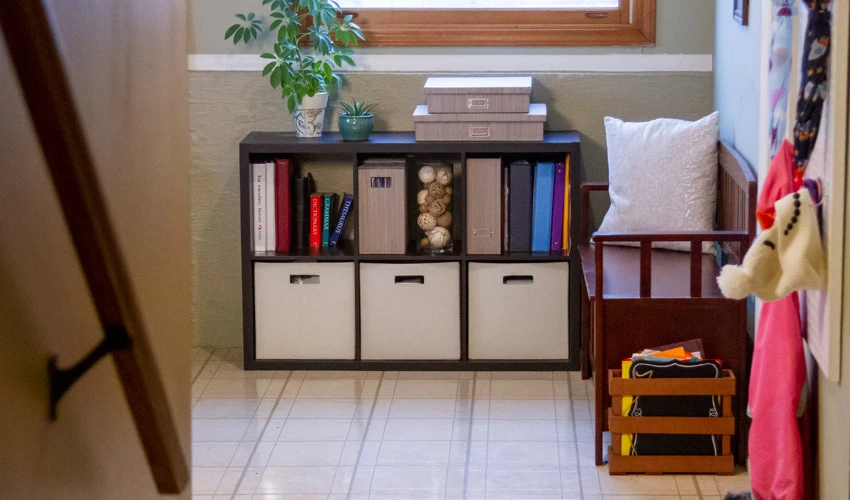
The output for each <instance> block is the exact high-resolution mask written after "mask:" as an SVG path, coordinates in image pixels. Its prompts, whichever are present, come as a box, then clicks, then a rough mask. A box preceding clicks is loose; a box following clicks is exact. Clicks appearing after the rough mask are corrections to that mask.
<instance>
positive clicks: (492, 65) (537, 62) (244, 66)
mask: <svg viewBox="0 0 850 500" xmlns="http://www.w3.org/2000/svg"><path fill="white" fill-rule="evenodd" d="M356 61H357V66H356V67H354V68H350V69H349V68H346V72H347V73H364V72H375V73H386V72H399V73H413V72H416V73H421V72H448V73H451V72H464V73H467V72H474V73H487V72H498V73H506V72H517V71H523V72H578V73H587V72H598V73H666V72H671V73H692V72H711V71H712V70H713V63H714V61H713V55H712V54H596V55H584V54H582V55H577V54H571V55H553V54H546V55H523V54H511V55H464V54H451V55H439V54H422V55H416V56H413V57H411V56H409V55H403V54H360V55H358V56H357V57H356ZM267 63H268V61H267V60H264V59H260V57H258V56H257V55H255V54H189V71H260V70H262V69H263V67H264V66H265V65H266V64H267Z"/></svg>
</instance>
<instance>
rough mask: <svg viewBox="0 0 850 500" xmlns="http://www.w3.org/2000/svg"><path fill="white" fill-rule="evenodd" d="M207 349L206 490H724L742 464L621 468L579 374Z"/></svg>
mask: <svg viewBox="0 0 850 500" xmlns="http://www.w3.org/2000/svg"><path fill="white" fill-rule="evenodd" d="M241 366H242V351H241V349H216V350H211V349H202V348H195V349H194V352H193V360H192V376H193V380H194V382H193V385H192V398H193V399H192V466H193V467H192V469H193V474H192V489H193V494H194V496H193V498H194V499H198V500H200V499H219V498H227V499H331V500H343V499H350V500H361V499H363V500H365V499H367V498H368V499H393V500H400V499H404V500H408V499H418V498H423V499H424V498H428V499H432V498H441V499H442V498H445V499H464V498H465V499H485V498H486V499H501V498H505V499H507V498H567V499H587V500H591V499H592V500H598V499H609V498H615V499H634V500H637V499H650V498H652V499H655V498H660V499H675V498H681V499H702V500H715V499H720V498H722V496H723V495H724V494H725V493H726V492H727V491H746V490H749V481H748V477H747V474H746V471H744V470H742V471H740V473H739V474H738V475H736V476H732V477H722V476H717V477H715V476H691V475H680V476H654V477H653V476H641V475H631V476H614V477H612V476H609V475H608V471H607V468H606V467H596V466H594V464H593V430H592V424H591V418H592V417H593V406H592V404H593V401H592V398H593V386H592V381H590V380H589V381H583V380H581V379H580V377H579V374H578V373H577V372H521V373H517V372H474V373H473V372H338V371H337V372H318V371H293V372H290V371H262V372H246V371H243V370H242V368H241Z"/></svg>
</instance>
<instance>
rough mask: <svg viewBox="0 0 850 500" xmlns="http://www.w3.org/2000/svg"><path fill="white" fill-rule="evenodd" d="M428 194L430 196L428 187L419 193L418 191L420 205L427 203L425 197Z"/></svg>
mask: <svg viewBox="0 0 850 500" xmlns="http://www.w3.org/2000/svg"><path fill="white" fill-rule="evenodd" d="M426 196H428V190H427V189H423V190H422V191H419V192H418V193H416V203H419V204H420V205H421V204H423V203H425V197H426Z"/></svg>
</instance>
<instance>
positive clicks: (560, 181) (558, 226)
mask: <svg viewBox="0 0 850 500" xmlns="http://www.w3.org/2000/svg"><path fill="white" fill-rule="evenodd" d="M565 176H566V165H565V164H563V163H557V164H555V187H554V189H553V191H552V233H551V234H552V238H551V245H550V246H549V250H551V251H553V252H557V251H560V250H561V236H562V231H563V230H564V179H565Z"/></svg>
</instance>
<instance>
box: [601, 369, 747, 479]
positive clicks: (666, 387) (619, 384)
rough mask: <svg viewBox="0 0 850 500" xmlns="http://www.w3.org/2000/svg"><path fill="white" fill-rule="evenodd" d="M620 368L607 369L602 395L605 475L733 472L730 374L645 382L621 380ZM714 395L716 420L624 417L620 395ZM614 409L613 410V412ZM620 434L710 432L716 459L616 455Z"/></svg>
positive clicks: (711, 418) (709, 457)
mask: <svg viewBox="0 0 850 500" xmlns="http://www.w3.org/2000/svg"><path fill="white" fill-rule="evenodd" d="M621 375H622V373H621V371H620V370H608V393H609V394H610V395H611V405H612V408H608V414H607V415H606V417H607V420H608V429H609V430H610V431H611V442H612V443H613V445H612V446H610V447H609V448H608V473H609V474H612V475H620V474H628V473H630V472H640V473H646V474H686V473H714V474H721V475H731V474H734V473H735V459H734V456H733V455H732V436H733V435H734V434H735V417H733V416H732V415H733V414H732V396H734V395H735V375H734V374H733V373H732V371H731V370H723V376H722V377H721V378H655V379H652V378H648V379H624V378H621ZM703 395H711V396H720V398H721V401H722V407H723V411H722V413H721V415H720V416H719V417H624V416H622V410H621V408H622V401H623V397H624V396H703ZM614 409H617V412H616V413H615V411H614ZM623 434H712V435H719V436H721V443H722V444H721V446H722V451H721V455H719V456H706V455H674V456H672V455H671V456H664V455H640V456H632V455H629V456H626V455H622V454H621V450H620V438H621V437H622V435H623Z"/></svg>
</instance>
